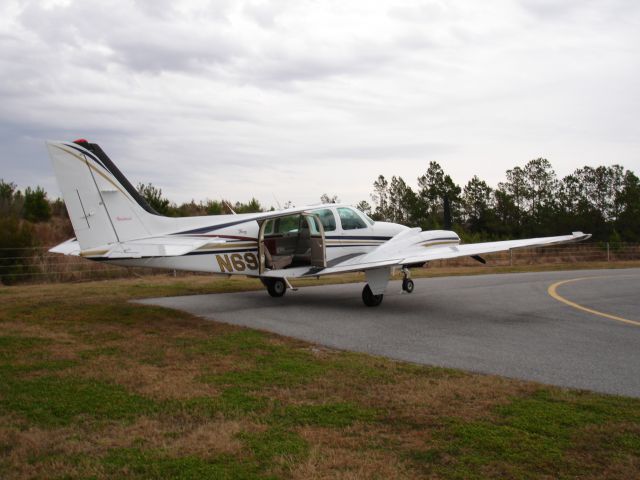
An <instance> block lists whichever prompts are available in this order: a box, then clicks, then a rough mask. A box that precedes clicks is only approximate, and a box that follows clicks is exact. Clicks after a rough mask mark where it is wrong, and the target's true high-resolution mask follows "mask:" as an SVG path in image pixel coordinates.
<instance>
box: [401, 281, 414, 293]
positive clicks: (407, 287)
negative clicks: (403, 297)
mask: <svg viewBox="0 0 640 480" xmlns="http://www.w3.org/2000/svg"><path fill="white" fill-rule="evenodd" d="M414 287H415V285H414V284H413V280H411V279H410V278H405V279H404V280H402V290H404V291H405V292H407V293H411V292H413V288H414Z"/></svg>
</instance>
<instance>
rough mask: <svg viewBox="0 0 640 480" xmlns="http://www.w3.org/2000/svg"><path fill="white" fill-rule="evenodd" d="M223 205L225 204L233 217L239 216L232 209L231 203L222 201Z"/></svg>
mask: <svg viewBox="0 0 640 480" xmlns="http://www.w3.org/2000/svg"><path fill="white" fill-rule="evenodd" d="M222 203H224V204H225V205H226V206H227V208H228V209H229V211H230V212H231V213H232V214H233V215H237V213H236V212H235V210H234V209H233V208H232V207H231V203H229V202H228V201H227V200H222Z"/></svg>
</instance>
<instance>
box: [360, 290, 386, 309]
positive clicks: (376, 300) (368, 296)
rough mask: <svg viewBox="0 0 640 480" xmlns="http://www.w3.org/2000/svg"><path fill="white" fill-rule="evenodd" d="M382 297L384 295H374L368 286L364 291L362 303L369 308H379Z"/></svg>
mask: <svg viewBox="0 0 640 480" xmlns="http://www.w3.org/2000/svg"><path fill="white" fill-rule="evenodd" d="M382 297H384V295H383V294H382V293H381V294H380V295H374V294H373V292H372V291H371V288H370V287H369V285H368V284H367V285H365V286H364V288H363V289H362V301H363V302H364V304H365V305H366V306H367V307H377V306H378V305H380V304H381V303H382Z"/></svg>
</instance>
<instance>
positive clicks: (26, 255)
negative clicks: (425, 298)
mask: <svg viewBox="0 0 640 480" xmlns="http://www.w3.org/2000/svg"><path fill="white" fill-rule="evenodd" d="M483 258H484V259H485V260H486V261H487V264H486V266H485V268H486V267H487V266H488V267H505V266H526V265H559V264H575V263H589V262H624V261H633V260H640V243H606V242H602V243H596V242H592V243H577V244H567V245H558V246H551V247H545V248H526V249H517V250H510V251H507V252H499V253H492V254H487V255H483ZM472 266H478V267H482V265H481V264H480V263H478V262H476V261H475V260H473V259H471V258H469V257H461V258H456V259H450V260H437V261H433V262H430V263H429V267H430V268H450V267H472ZM193 273H197V272H189V274H193ZM167 274H170V275H174V276H178V275H184V274H185V273H183V272H182V273H181V272H176V271H175V270H164V269H152V268H140V267H135V268H129V267H118V266H115V265H107V264H105V263H102V262H93V261H91V260H87V259H85V258H82V257H72V256H64V255H59V254H54V253H49V252H48V248H47V247H34V248H29V247H21V248H1V249H0V283H2V284H5V285H10V284H15V283H54V282H77V281H87V280H99V279H111V278H127V277H142V276H148V275H167ZM200 274H202V273H200ZM202 275H206V274H202Z"/></svg>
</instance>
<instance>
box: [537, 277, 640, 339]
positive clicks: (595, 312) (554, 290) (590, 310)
mask: <svg viewBox="0 0 640 480" xmlns="http://www.w3.org/2000/svg"><path fill="white" fill-rule="evenodd" d="M594 278H607V277H603V276H596V277H580V278H572V279H569V280H562V281H560V282H556V283H554V284H551V285H549V288H548V289H547V293H548V294H549V295H550V296H552V297H553V298H555V299H556V300H558V301H559V302H562V303H564V304H566V305H569V306H570V307H573V308H575V309H577V310H582V311H583V312H587V313H592V314H593V315H598V316H600V317H604V318H608V319H610V320H615V321H617V322H623V323H627V324H629V325H635V326H636V327H640V322H637V321H635V320H629V319H628V318H622V317H618V316H616V315H611V314H610V313H605V312H600V311H598V310H594V309H593V308H588V307H585V306H583V305H580V304H579V303H576V302H572V301H571V300H568V299H566V298H564V297H563V296H562V295H560V294H559V293H558V287H559V286H560V285H564V284H567V283H573V282H579V281H581V280H592V279H594Z"/></svg>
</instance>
